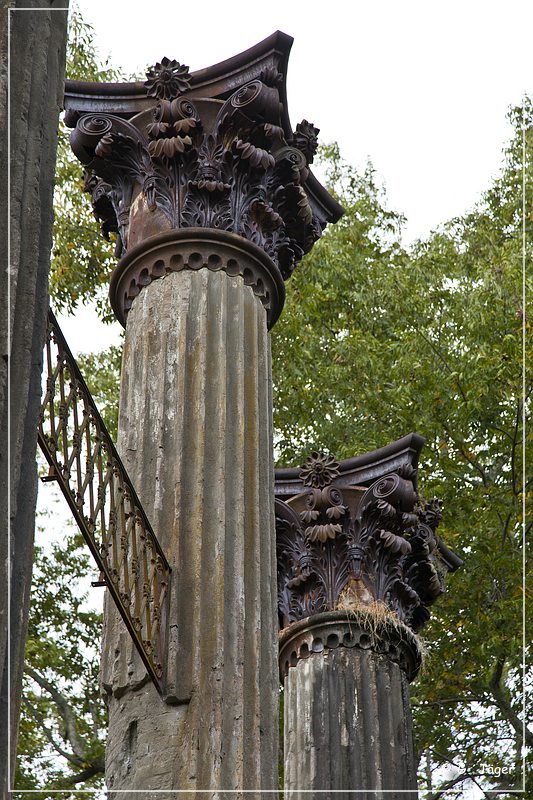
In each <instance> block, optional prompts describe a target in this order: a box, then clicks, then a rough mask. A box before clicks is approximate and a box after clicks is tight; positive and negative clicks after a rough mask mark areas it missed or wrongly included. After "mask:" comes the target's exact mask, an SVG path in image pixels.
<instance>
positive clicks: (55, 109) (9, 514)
mask: <svg viewBox="0 0 533 800" xmlns="http://www.w3.org/2000/svg"><path fill="white" fill-rule="evenodd" d="M6 6H7V7H6ZM67 6H68V0H61V2H59V0H57V2H56V1H55V0H54V2H38V1H37V2H36V0H29V1H28V0H24V2H18V1H17V2H13V3H7V4H3V6H2V11H1V21H0V25H1V29H0V37H1V46H2V81H1V86H2V102H1V103H0V132H1V139H2V142H3V145H4V146H3V147H2V149H1V153H2V154H1V157H0V158H1V162H0V164H1V166H0V173H1V174H2V176H4V177H3V180H5V182H6V183H5V184H4V187H3V191H2V215H1V221H0V226H1V228H2V231H1V235H0V241H1V242H2V244H1V247H2V264H3V265H6V266H7V270H6V266H3V268H2V285H1V290H0V295H1V297H2V302H1V304H0V332H1V334H0V335H1V355H2V358H1V359H0V426H1V434H0V441H1V443H2V444H1V448H0V465H1V469H0V519H1V520H2V526H4V525H5V523H6V522H7V525H6V527H7V528H8V530H7V535H5V536H4V535H2V536H1V537H0V563H1V564H2V574H1V577H0V586H1V590H0V592H1V594H0V670H1V700H0V795H1V796H4V793H5V792H6V791H7V788H8V787H7V780H8V778H7V774H8V764H9V765H10V767H11V775H13V773H14V758H15V752H16V744H17V730H18V718H19V712H20V693H21V685H22V671H23V663H24V645H25V641H26V631H27V617H28V600H29V592H30V582H31V569H32V562H33V536H34V524H35V503H36V496H37V469H36V461H35V454H36V448H37V420H38V413H39V405H40V396H41V364H42V350H43V344H44V337H45V330H46V313H47V307H48V270H49V266H50V250H51V243H52V194H53V186H54V170H55V157H56V146H57V127H58V119H59V110H60V107H61V101H62V94H63V79H64V71H65V52H66V31H67V11H66V7H67ZM62 8H64V9H65V10H60V9H62ZM8 27H9V31H10V40H11V50H10V53H9V55H10V63H9V75H10V77H11V92H10V97H9V100H10V110H11V115H10V118H9V119H8V115H7V111H8V103H7V98H8V83H7V81H8V63H7V60H8ZM8 126H9V134H10V136H9V142H10V148H9V152H8V148H7V143H8ZM8 186H9V191H8ZM8 202H9V214H8V205H7V204H8ZM8 248H9V250H8ZM8 252H9V257H8ZM8 284H9V290H8ZM8 291H9V293H8ZM8 296H9V300H10V302H9V305H8ZM8 382H9V383H10V402H9V403H8ZM8 432H9V451H10V464H9V465H8V447H7V442H8ZM2 530H5V528H4V527H3V528H2ZM8 549H9V558H8ZM9 614H10V625H9V628H8V621H7V620H8V615H9ZM8 631H9V635H10V642H8V639H7V635H8ZM8 648H10V649H8ZM8 659H10V669H9V670H8ZM8 698H9V700H10V707H11V715H10V718H8V702H9V701H8ZM9 735H10V737H9ZM9 738H10V748H9V745H8V739H9ZM8 748H9V749H10V752H9V751H8Z"/></svg>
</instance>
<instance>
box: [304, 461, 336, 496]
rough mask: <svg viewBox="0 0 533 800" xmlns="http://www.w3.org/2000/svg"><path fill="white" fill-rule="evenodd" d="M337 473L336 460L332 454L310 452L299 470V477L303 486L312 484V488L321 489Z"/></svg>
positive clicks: (327, 484)
mask: <svg viewBox="0 0 533 800" xmlns="http://www.w3.org/2000/svg"><path fill="white" fill-rule="evenodd" d="M338 474H339V463H338V461H335V459H334V458H333V456H331V455H328V454H327V453H311V455H310V456H309V458H308V459H307V461H306V462H305V464H304V465H303V467H302V469H301V470H300V478H301V479H302V481H303V484H304V486H312V487H313V488H314V489H323V488H324V486H329V484H330V483H331V482H332V481H333V479H334V478H336V477H337V475H338Z"/></svg>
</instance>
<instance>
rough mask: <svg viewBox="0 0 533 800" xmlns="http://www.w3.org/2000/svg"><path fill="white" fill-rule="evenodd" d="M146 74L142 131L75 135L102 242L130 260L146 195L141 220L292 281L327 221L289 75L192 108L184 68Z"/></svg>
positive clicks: (111, 127)
mask: <svg viewBox="0 0 533 800" xmlns="http://www.w3.org/2000/svg"><path fill="white" fill-rule="evenodd" d="M147 75H148V79H147V81H146V83H145V86H146V89H147V93H148V95H149V96H151V97H154V99H155V100H156V103H155V105H154V108H153V112H152V115H151V117H152V118H151V120H150V121H148V120H147V113H148V112H146V113H145V114H144V115H140V117H139V121H138V123H137V124H134V123H133V122H131V121H127V120H125V119H123V118H121V117H118V116H113V115H111V114H108V113H104V114H96V113H94V114H84V115H82V116H81V117H80V118H79V119H77V122H76V127H75V129H74V131H73V133H72V135H71V142H72V148H73V150H74V152H75V153H76V155H77V156H78V158H79V159H80V160H81V161H82V163H83V164H84V165H85V166H86V169H87V170H89V172H90V173H91V174H92V175H94V176H95V178H97V179H99V180H100V181H101V183H100V185H99V186H100V188H99V192H100V195H103V194H104V193H105V194H106V197H107V203H104V202H103V201H102V200H101V198H100V199H99V201H98V208H99V209H100V210H101V211H102V213H103V214H104V216H103V217H102V214H101V213H100V211H98V214H99V215H100V217H99V218H100V219H102V220H103V222H102V227H103V232H104V234H105V235H107V236H108V235H109V233H110V231H113V230H117V231H118V232H119V234H120V246H119V250H120V253H122V254H123V253H125V252H127V251H128V247H129V244H128V235H129V228H130V225H131V213H134V211H133V209H135V213H141V212H140V211H139V207H138V204H135V199H136V197H137V196H138V195H139V194H143V195H144V197H145V199H146V212H142V213H150V212H152V213H153V212H154V211H156V210H157V209H160V211H161V212H162V213H163V215H164V218H166V219H167V220H168V223H169V224H170V226H171V227H172V228H185V227H204V228H215V229H219V230H224V231H230V232H233V233H237V234H239V235H240V236H244V237H245V238H247V239H248V240H249V241H251V242H253V243H254V244H256V245H257V246H259V247H260V248H261V249H262V250H264V251H265V252H266V253H267V254H268V255H269V256H270V258H271V259H272V261H273V262H274V264H275V265H276V266H277V267H278V269H279V270H280V272H281V274H282V276H283V278H284V279H287V278H288V277H289V276H290V274H291V273H292V271H293V270H294V268H295V267H296V265H297V264H298V262H299V261H300V259H301V258H302V256H303V255H304V253H305V252H308V251H309V250H310V248H311V247H312V245H313V243H314V242H315V241H316V240H317V239H318V238H319V237H320V235H321V233H322V230H323V228H324V227H325V219H322V218H320V219H319V218H318V217H317V216H315V213H314V211H313V206H312V204H311V202H310V200H309V197H308V195H307V190H306V183H305V182H306V180H307V178H308V176H309V163H310V162H311V161H312V158H313V154H314V151H315V149H316V141H315V139H316V134H317V133H318V130H317V129H316V128H315V127H314V126H313V125H311V123H308V122H306V121H305V120H304V121H303V122H302V123H300V124H299V125H298V126H297V129H296V131H295V133H294V134H293V135H291V136H289V137H287V134H286V133H285V131H284V128H283V125H282V105H281V102H280V96H279V90H280V86H281V84H282V82H283V76H282V75H281V74H280V73H279V71H278V70H277V68H275V67H274V66H272V67H266V68H264V69H263V70H262V71H261V73H260V75H259V77H258V78H255V79H254V80H250V81H248V83H246V84H244V85H243V86H241V87H239V88H237V89H236V90H235V91H234V92H233V93H232V94H230V95H229V96H228V97H227V99H226V100H225V101H224V102H223V103H222V104H220V101H216V102H218V106H216V105H215V106H213V105H211V106H209V103H213V102H215V101H206V100H202V101H201V103H202V104H200V103H199V102H198V103H197V102H195V98H194V97H193V96H192V95H191V98H190V99H189V96H188V94H189V93H190V92H191V91H192V90H191V78H190V75H189V72H188V68H187V67H184V66H183V65H181V64H180V63H179V62H177V61H175V60H170V59H167V58H165V59H162V60H161V62H159V63H158V64H156V65H155V67H154V68H153V69H152V70H151V71H150V72H149V73H147ZM183 93H187V96H183ZM208 106H209V108H210V109H211V110H209V111H207V110H206V109H207V108H208ZM213 109H215V110H216V113H215V114H213ZM93 202H94V198H93ZM110 208H113V209H114V212H115V217H116V221H115V223H112V221H111V214H110ZM130 212H131V213H130ZM128 215H130V219H127V217H128ZM157 224H160V223H157ZM148 228H149V229H150V230H152V229H153V224H152V223H148ZM331 524H332V525H335V524H336V523H334V522H332V523H331Z"/></svg>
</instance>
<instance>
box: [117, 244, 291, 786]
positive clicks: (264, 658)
mask: <svg viewBox="0 0 533 800" xmlns="http://www.w3.org/2000/svg"><path fill="white" fill-rule="evenodd" d="M157 240H158V241H157ZM162 263H164V264H165V265H166V267H169V266H170V268H171V269H172V268H175V269H178V270H179V271H177V272H174V271H170V272H169V273H168V274H167V275H166V277H165V278H164V280H155V281H154V282H153V283H151V284H150V285H149V286H147V287H145V288H144V289H143V291H142V292H141V293H140V294H139V296H138V297H137V299H136V300H135V302H134V303H133V306H132V309H131V311H130V312H129V316H128V324H127V328H126V340H125V346H124V357H123V358H124V361H123V373H122V388H121V399H120V420H119V441H118V447H119V450H120V452H121V453H122V455H123V458H124V461H125V465H126V468H127V469H128V472H129V474H130V476H131V478H132V480H133V482H134V484H135V486H137V487H138V491H139V493H140V496H141V497H142V502H143V506H144V509H145V511H146V513H147V514H148V516H149V518H150V520H151V522H152V525H153V527H154V529H155V530H156V531H157V534H158V538H159V541H160V542H161V545H162V547H163V549H164V551H165V553H166V554H167V557H168V559H169V561H170V564H171V567H172V595H171V602H170V608H171V611H170V619H169V633H170V645H169V652H168V657H167V663H166V670H167V674H166V701H167V704H166V703H165V702H163V701H162V700H161V698H160V697H159V696H158V695H157V692H156V690H155V688H154V687H153V685H152V684H151V683H148V682H147V681H146V677H145V672H144V668H143V667H142V664H141V663H140V660H139V658H138V656H137V654H136V652H135V651H134V647H133V643H132V642H131V640H130V639H129V637H128V636H127V635H126V634H125V632H124V631H123V625H122V622H121V620H120V618H119V617H118V615H117V614H116V612H115V610H114V608H113V609H112V608H108V611H107V614H106V629H105V636H104V642H103V656H102V680H103V682H104V688H105V690H106V691H107V693H108V705H109V714H110V727H109V744H108V751H107V767H106V778H107V784H108V787H109V788H110V789H111V788H114V789H115V788H116V789H128V788H132V789H149V788H154V789H164V788H168V789H170V788H181V789H185V788H189V787H190V788H191V789H194V788H202V789H208V788H211V787H215V788H224V789H228V790H238V789H239V788H247V789H254V788H258V787H266V788H269V787H270V788H272V787H274V786H275V783H276V780H277V735H276V731H277V725H278V720H277V714H278V711H277V708H278V703H277V696H278V682H277V660H276V651H277V630H276V625H275V623H276V596H275V577H274V576H275V572H276V565H275V547H274V541H275V536H274V511H273V503H274V499H273V498H274V491H273V475H274V471H273V462H272V421H271V413H272V412H271V402H270V341H269V335H268V330H267V313H266V312H265V308H264V306H263V303H262V302H261V297H260V296H258V294H256V293H254V288H253V285H251V284H250V285H246V284H245V279H244V277H243V276H244V273H245V272H246V274H248V273H250V274H252V275H254V276H255V281H256V282H257V281H259V280H261V278H260V276H261V275H263V282H264V284H265V285H266V286H267V287H269V289H270V293H271V294H272V295H275V293H276V289H278V291H282V289H283V284H282V283H281V284H280V285H278V286H277V287H276V285H275V284H274V282H273V281H272V280H271V279H269V273H268V272H267V268H268V267H269V266H270V264H269V259H268V258H267V257H266V256H265V253H264V252H263V251H262V250H259V248H257V247H256V246H255V245H252V244H250V243H249V242H247V241H246V240H245V239H242V238H240V237H237V236H236V235H235V234H232V233H220V232H215V231H211V230H202V229H198V230H196V229H183V230H181V231H176V232H173V233H171V234H164V235H162V236H160V237H152V239H150V240H148V241H147V242H146V243H143V245H141V246H140V247H138V248H136V250H135V252H132V254H131V255H130V257H129V264H128V267H129V270H125V269H124V262H123V265H122V272H121V277H124V276H125V275H126V278H125V280H126V282H127V283H128V285H129V283H130V280H131V278H130V277H129V276H130V274H132V273H133V271H135V270H137V271H138V272H139V274H140V273H141V272H143V271H144V270H147V271H148V273H150V272H151V271H153V269H154V268H155V267H154V265H155V264H160V265H161V264H162ZM228 265H229V266H228ZM159 268H161V269H162V266H161V267H159ZM263 299H264V296H263ZM168 703H173V705H168Z"/></svg>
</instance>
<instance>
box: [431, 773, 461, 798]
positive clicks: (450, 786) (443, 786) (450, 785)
mask: <svg viewBox="0 0 533 800" xmlns="http://www.w3.org/2000/svg"><path fill="white" fill-rule="evenodd" d="M469 778H470V774H469V773H468V772H461V773H459V775H456V776H455V777H454V778H451V779H450V780H449V781H446V782H445V783H443V784H441V785H440V786H439V788H438V789H437V791H436V792H432V793H431V794H428V795H427V796H426V800H440V798H441V797H442V796H443V795H444V794H445V793H446V792H448V791H449V790H450V789H453V787H454V786H456V785H457V784H458V783H461V781H466V780H468V779H469Z"/></svg>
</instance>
